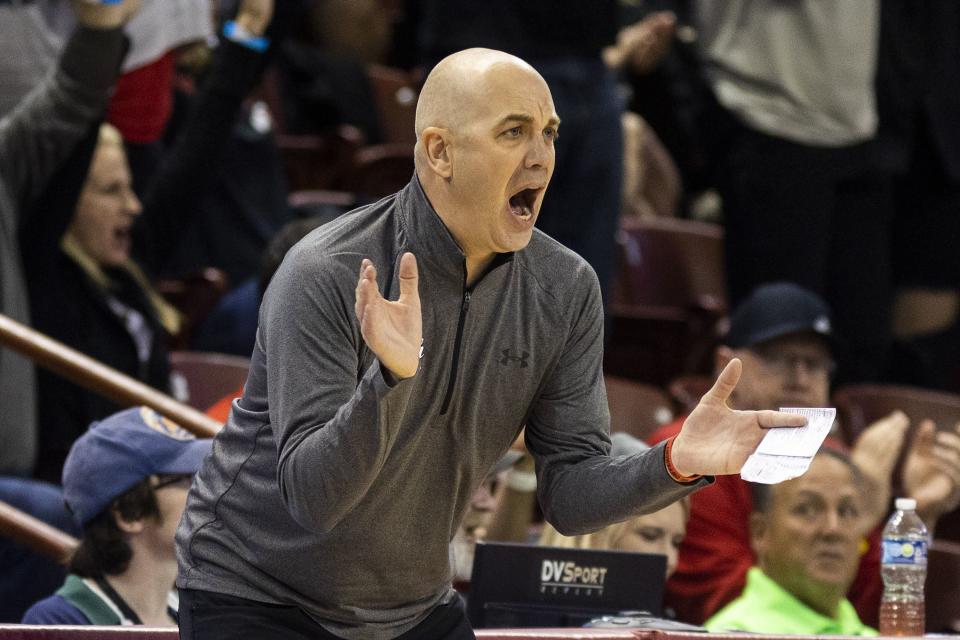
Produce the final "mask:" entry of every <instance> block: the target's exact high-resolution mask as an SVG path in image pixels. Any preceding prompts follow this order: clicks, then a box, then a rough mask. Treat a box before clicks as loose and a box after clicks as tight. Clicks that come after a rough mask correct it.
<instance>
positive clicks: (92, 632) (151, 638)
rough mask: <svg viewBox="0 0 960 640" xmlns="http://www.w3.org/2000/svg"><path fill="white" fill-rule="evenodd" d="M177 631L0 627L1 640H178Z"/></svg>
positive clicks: (145, 628)
mask: <svg viewBox="0 0 960 640" xmlns="http://www.w3.org/2000/svg"><path fill="white" fill-rule="evenodd" d="M179 637H180V636H179V633H178V632H177V630H176V629H158V628H152V627H120V626H117V627H94V626H89V627H68V626H47V625H43V626H39V625H19V624H4V625H0V640H104V639H105V640H111V639H116V638H129V639H130V640H178V639H179Z"/></svg>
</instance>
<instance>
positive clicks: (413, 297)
mask: <svg viewBox="0 0 960 640" xmlns="http://www.w3.org/2000/svg"><path fill="white" fill-rule="evenodd" d="M399 280H400V298H399V301H400V302H404V303H409V302H413V301H417V302H419V301H420V292H419V290H418V289H417V285H418V283H419V282H420V274H419V272H418V271H417V258H416V256H414V255H413V254H412V253H410V252H409V251H408V252H407V253H404V254H403V256H401V258H400V278H399Z"/></svg>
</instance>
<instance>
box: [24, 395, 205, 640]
mask: <svg viewBox="0 0 960 640" xmlns="http://www.w3.org/2000/svg"><path fill="white" fill-rule="evenodd" d="M211 442H212V441H210V440H197V439H196V438H194V436H193V435H192V434H191V433H189V432H188V431H186V430H184V429H183V428H181V427H179V426H178V425H176V424H175V423H173V422H171V421H169V420H167V419H166V418H164V417H162V416H160V415H158V414H157V413H155V412H154V411H152V410H151V409H148V408H146V407H135V408H133V409H127V410H126V411H121V412H120V413H116V414H114V415H112V416H110V417H109V418H106V419H105V420H102V421H100V422H95V423H93V425H91V427H90V430H89V431H87V433H85V434H84V435H83V436H82V437H80V438H79V439H78V440H77V441H76V442H75V443H74V445H73V447H72V448H71V450H70V454H69V455H68V456H67V461H66V463H65V465H64V469H63V495H64V501H65V502H66V505H67V509H68V510H69V511H70V512H71V513H72V514H73V518H74V520H75V521H76V523H77V525H78V526H79V527H81V528H82V530H83V537H82V539H81V541H80V545H79V546H78V547H77V549H76V551H75V552H74V554H73V556H72V558H71V559H70V564H69V570H70V574H69V575H68V576H67V579H66V581H65V582H64V584H63V586H62V587H61V588H60V589H59V590H58V591H57V592H56V593H55V594H54V595H52V596H50V597H48V598H46V599H44V600H41V601H40V602H38V603H36V604H35V605H34V606H33V607H31V608H30V609H29V610H28V611H27V613H26V614H25V615H24V618H23V622H24V623H25V624H68V625H89V624H96V625H131V624H145V625H149V626H175V625H176V624H177V604H178V600H177V596H176V593H175V592H173V591H172V589H173V584H174V580H175V578H176V574H177V560H176V556H175V554H174V546H173V544H174V542H173V541H174V533H175V531H176V527H177V523H178V522H179V521H180V516H181V515H182V514H183V508H184V505H185V504H186V500H187V491H188V490H189V488H190V483H191V482H192V480H193V475H194V474H195V473H196V472H197V470H198V469H199V468H200V464H201V462H202V461H203V458H204V457H205V456H206V455H207V453H208V452H209V451H210V445H211Z"/></svg>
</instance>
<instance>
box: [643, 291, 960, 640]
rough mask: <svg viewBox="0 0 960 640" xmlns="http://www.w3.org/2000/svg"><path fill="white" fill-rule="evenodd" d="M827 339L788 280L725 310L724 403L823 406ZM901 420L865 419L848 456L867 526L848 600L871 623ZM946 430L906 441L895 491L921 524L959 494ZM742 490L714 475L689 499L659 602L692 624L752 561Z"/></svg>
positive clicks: (731, 594)
mask: <svg viewBox="0 0 960 640" xmlns="http://www.w3.org/2000/svg"><path fill="white" fill-rule="evenodd" d="M836 341H837V338H836V336H835V335H834V333H833V329H832V325H831V322H830V311H829V308H828V307H827V305H826V303H825V302H824V301H823V300H822V299H821V298H819V297H818V296H816V295H815V294H813V293H811V292H809V291H807V290H805V289H803V288H801V287H799V286H797V285H794V284H787V283H774V284H766V285H763V286H761V287H758V288H757V289H756V290H755V291H754V292H753V293H752V294H751V295H750V296H749V297H748V298H747V299H746V300H745V301H744V302H743V303H741V305H739V306H738V307H737V308H736V309H735V310H734V312H733V314H732V315H731V317H730V326H729V330H728V331H727V333H726V335H725V336H724V338H723V340H722V344H721V345H720V346H719V347H717V350H716V354H715V366H716V367H718V370H719V369H722V368H723V366H724V365H725V364H726V363H727V362H728V361H729V360H730V359H731V358H734V357H737V358H740V360H741V361H742V363H743V371H742V374H741V377H740V382H739V384H738V385H737V387H736V389H735V390H734V392H733V394H732V395H731V397H730V405H731V406H732V407H734V408H736V409H776V408H780V407H825V406H828V405H829V402H830V379H831V374H832V372H833V369H834V367H833V351H834V345H835V343H836ZM685 419H686V418H685V417H682V418H680V419H679V420H677V421H676V422H674V423H672V424H669V425H666V426H664V427H661V428H660V429H659V430H657V431H656V432H654V434H653V435H652V436H651V437H650V438H648V442H651V443H653V442H659V441H660V440H665V439H667V438H669V437H671V436H674V435H676V434H677V433H678V432H679V430H680V426H681V425H682V424H683V422H684V420H685ZM908 427H909V420H908V419H907V417H906V415H904V414H903V413H902V412H894V413H893V414H891V415H890V416H888V417H886V418H884V419H882V420H879V421H877V422H876V423H874V424H872V425H870V426H869V427H868V428H867V429H866V430H865V431H864V433H863V434H861V436H860V438H859V439H858V440H857V442H856V443H854V446H853V450H852V453H851V457H852V458H853V460H854V462H855V463H856V464H857V466H858V467H859V468H860V469H861V470H862V473H863V474H864V481H865V482H866V483H867V486H868V487H869V490H868V491H867V494H866V496H867V500H866V502H865V504H864V512H865V515H864V518H863V522H864V529H863V530H862V531H861V533H863V534H867V533H868V532H871V530H872V533H870V536H869V538H868V540H867V543H868V545H869V546H868V548H867V551H866V553H865V554H864V555H863V560H862V562H861V569H860V573H859V575H858V576H857V579H856V580H855V581H854V583H853V587H852V588H851V591H850V594H849V596H848V597H849V598H850V600H851V601H852V602H853V604H854V606H855V607H856V608H857V612H858V613H859V615H860V618H861V619H862V620H863V621H864V622H865V623H867V624H873V625H875V624H876V621H877V615H878V610H879V604H880V594H881V592H882V584H881V581H880V565H879V562H880V557H879V525H880V524H881V523H882V521H883V520H884V518H885V516H886V515H887V509H888V506H889V504H888V503H889V498H890V491H891V481H892V475H893V469H894V466H895V464H896V462H897V459H898V457H899V454H900V449H901V446H902V443H903V440H904V437H905V434H906V432H907V429H908ZM950 435H951V434H939V435H936V434H935V431H934V425H933V424H932V423H930V422H925V423H923V424H921V425H920V427H919V429H918V431H917V435H916V436H915V437H914V439H913V441H912V442H910V443H909V447H908V449H907V454H906V458H905V463H904V466H903V472H902V475H901V480H902V487H903V492H904V494H905V495H906V496H908V497H913V498H916V499H917V501H918V502H917V511H918V513H919V514H920V516H921V517H922V518H923V519H924V521H925V522H926V523H927V526H928V527H930V528H931V530H932V527H933V525H934V524H935V523H936V520H937V519H938V518H939V517H940V516H941V515H942V514H944V513H947V512H948V511H951V510H953V509H954V508H955V507H956V506H957V504H958V500H960V491H958V487H960V468H958V464H957V462H956V460H957V459H958V457H960V446H958V444H957V443H958V442H960V439H958V438H956V437H950ZM951 461H952V462H951ZM750 487H751V485H750V484H749V483H747V482H745V481H744V480H741V479H740V477H739V476H721V477H718V478H717V479H716V482H715V483H714V484H713V485H712V486H710V487H706V488H704V489H703V490H701V491H698V492H697V493H695V494H693V495H692V496H691V497H690V504H691V510H690V520H689V522H688V525H687V535H686V537H685V538H684V541H683V544H682V545H681V547H680V559H679V564H678V567H677V571H676V573H675V574H674V575H673V576H672V577H671V579H670V580H669V581H668V582H667V597H666V601H667V603H668V604H669V605H670V606H672V607H673V608H674V609H675V610H676V611H677V615H678V616H679V618H680V619H681V620H684V621H686V622H692V623H696V624H702V623H703V621H704V620H706V619H707V618H708V617H710V616H711V615H712V614H713V613H715V612H716V611H717V610H718V609H719V608H720V607H722V606H724V605H725V604H727V603H728V602H730V601H731V600H732V599H733V598H735V597H736V596H737V595H738V594H739V593H740V592H741V591H742V590H743V587H744V582H745V580H746V577H747V571H748V569H749V568H750V567H751V565H752V564H753V563H754V561H755V559H754V555H753V550H752V548H751V546H750V532H749V518H750V513H751V511H752V510H753V497H752V495H751V489H750Z"/></svg>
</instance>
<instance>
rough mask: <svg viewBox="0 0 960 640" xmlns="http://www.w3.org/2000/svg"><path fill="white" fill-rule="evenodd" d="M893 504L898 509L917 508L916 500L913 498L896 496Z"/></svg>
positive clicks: (911, 509) (908, 509)
mask: <svg viewBox="0 0 960 640" xmlns="http://www.w3.org/2000/svg"><path fill="white" fill-rule="evenodd" d="M894 504H895V505H896V507H897V509H899V510H900V511H913V510H915V509H916V508H917V501H916V500H914V499H913V498H897V500H896V502H895V503H894Z"/></svg>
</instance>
